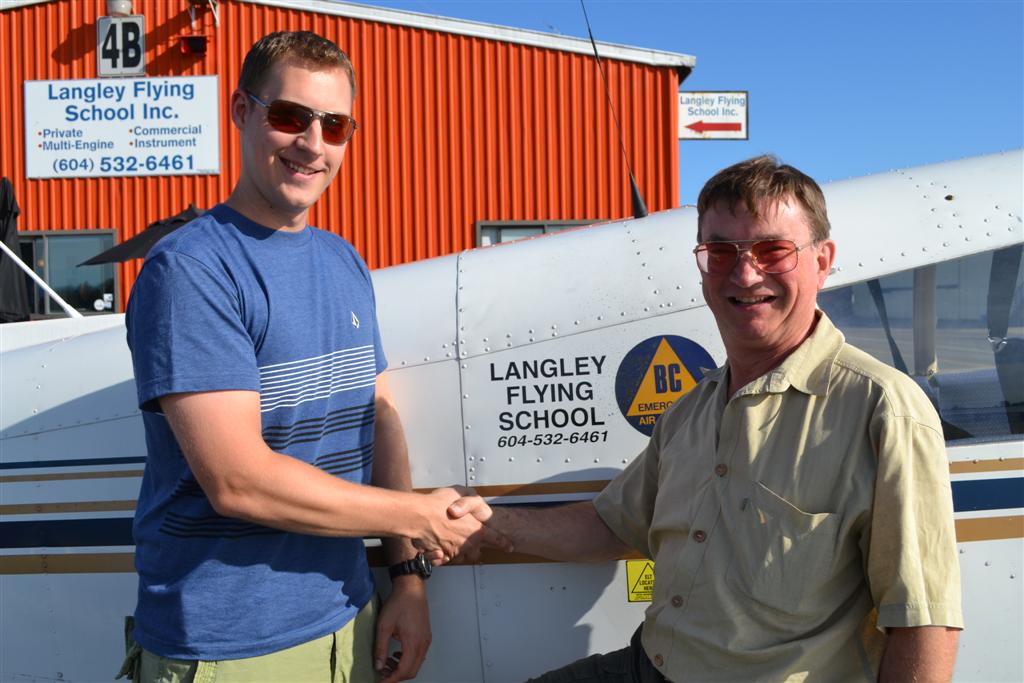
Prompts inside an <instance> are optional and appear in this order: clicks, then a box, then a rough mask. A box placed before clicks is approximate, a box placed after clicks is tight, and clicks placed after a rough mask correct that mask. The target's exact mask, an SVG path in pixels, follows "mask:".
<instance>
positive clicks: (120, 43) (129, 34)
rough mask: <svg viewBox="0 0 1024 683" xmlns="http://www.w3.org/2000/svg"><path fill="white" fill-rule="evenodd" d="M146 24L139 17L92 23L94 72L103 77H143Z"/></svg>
mask: <svg viewBox="0 0 1024 683" xmlns="http://www.w3.org/2000/svg"><path fill="white" fill-rule="evenodd" d="M145 28H146V23H145V19H144V18H143V17H142V15H137V16H130V17H100V18H99V19H98V20H97V21H96V64H97V72H98V73H99V75H100V77H103V76H145V75H146V60H145V57H146V31H145Z"/></svg>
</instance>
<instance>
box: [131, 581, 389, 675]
mask: <svg viewBox="0 0 1024 683" xmlns="http://www.w3.org/2000/svg"><path fill="white" fill-rule="evenodd" d="M378 609H379V608H378V605H377V598H374V599H373V600H370V602H368V603H366V607H364V608H363V609H361V610H360V611H359V614H357V615H356V617H355V619H353V620H351V621H350V622H348V623H347V624H345V625H344V626H343V627H342V628H341V629H340V630H338V631H335V632H334V633H330V634H328V635H326V636H323V637H322V638H317V639H316V640H311V641H309V642H308V643H302V644H301V645H296V646H295V647H290V648H288V649H287V650H280V651H278V652H271V653H270V654H267V655H260V656H259V657H248V658H246V659H226V660H223V661H219V662H205V661H186V660H181V659H168V658H167V657H161V656H159V655H155V654H153V653H152V652H149V651H147V650H144V649H142V648H141V647H140V646H139V645H138V643H136V642H135V641H134V639H133V638H132V637H131V629H130V628H129V627H126V633H125V638H126V647H127V650H128V655H127V656H126V657H125V661H124V664H123V665H122V666H121V671H120V672H118V674H117V677H118V678H121V677H123V676H127V677H128V678H129V679H130V680H131V681H133V683H258V682H259V681H266V682H267V683H281V682H282V681H295V682H296V683H298V682H299V681H309V682H311V683H312V682H314V681H316V682H317V683H372V682H373V681H376V680H377V675H376V673H375V672H374V669H373V639H374V633H375V626H376V621H377V611H378Z"/></svg>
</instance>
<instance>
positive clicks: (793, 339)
mask: <svg viewBox="0 0 1024 683" xmlns="http://www.w3.org/2000/svg"><path fill="white" fill-rule="evenodd" d="M758 213H759V214H760V216H759V217H754V216H752V215H751V214H750V213H749V212H748V211H747V209H746V208H745V207H744V206H743V204H742V203H739V204H738V205H737V206H736V207H735V215H733V212H732V211H730V210H729V207H728V206H726V205H725V204H724V203H721V202H719V203H718V204H715V205H714V206H713V207H712V208H711V209H709V210H708V211H707V212H706V213H705V214H704V216H703V217H702V219H701V227H700V239H701V241H723V242H739V241H745V240H760V239H787V240H792V241H793V242H795V243H796V244H797V246H803V245H805V244H808V243H810V242H811V241H812V237H811V230H810V227H809V225H808V223H807V220H806V217H805V215H804V211H803V209H802V208H801V207H800V205H799V203H798V202H796V201H793V200H792V199H791V200H790V201H789V202H779V203H776V204H774V205H765V204H763V205H762V206H760V207H758ZM798 256H799V258H798V262H797V266H796V268H794V269H793V270H791V271H790V272H788V273H781V274H777V275H771V274H767V273H762V272H761V271H760V270H758V269H757V267H756V266H754V264H753V262H752V261H751V259H750V254H749V252H744V253H743V255H742V256H741V257H740V258H739V259H738V260H737V262H736V265H735V267H734V268H733V269H732V270H731V271H730V272H729V273H727V274H724V275H709V274H707V273H701V276H702V285H703V290H704V299H705V301H707V304H708V307H709V308H710V309H711V312H712V313H713V314H714V316H715V321H716V322H717V323H718V330H719V333H720V334H721V335H722V341H723V342H724V344H725V348H726V351H727V353H728V355H729V362H730V365H735V364H736V363H740V364H742V365H745V366H754V367H758V366H762V365H765V364H767V365H769V366H772V367H774V365H775V364H777V363H778V362H781V360H782V359H783V358H785V357H786V356H787V355H789V353H791V352H792V351H793V350H795V349H796V348H797V347H798V346H799V345H800V344H801V342H803V340H804V339H806V338H807V336H808V335H809V334H810V332H811V330H812V329H813V327H814V321H815V313H814V312H815V307H816V300H817V295H818V290H820V289H821V288H822V286H823V285H824V284H825V278H826V277H827V276H828V273H829V270H830V269H831V268H832V262H833V260H834V258H835V243H834V242H832V241H831V240H823V241H821V242H819V243H818V244H808V246H807V247H805V248H804V249H802V250H801V251H800V252H799V255H798ZM776 361H777V362H776Z"/></svg>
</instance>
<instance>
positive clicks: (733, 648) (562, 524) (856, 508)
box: [452, 156, 962, 682]
mask: <svg viewBox="0 0 1024 683" xmlns="http://www.w3.org/2000/svg"><path fill="white" fill-rule="evenodd" d="M698 214H699V218H698V246H697V248H696V249H695V250H694V252H695V255H696V261H697V266H698V268H699V269H700V272H701V277H702V281H703V291H704V297H705V300H706V301H707V304H708V307H709V308H710V309H711V311H712V313H713V314H714V316H715V320H716V322H717V324H718V328H719V332H720V334H721V336H722V341H723V343H724V345H725V349H726V354H727V362H726V363H725V364H724V365H723V367H721V368H719V369H718V370H716V371H713V372H711V373H709V374H708V375H707V376H706V377H705V379H704V381H703V382H701V384H700V385H698V386H697V387H696V388H695V389H694V390H692V391H691V392H690V393H688V394H687V395H685V396H684V397H683V398H681V399H680V400H679V401H678V402H677V403H676V404H675V405H673V406H672V407H671V408H669V409H668V410H667V411H666V412H665V414H664V415H663V416H662V417H661V419H660V420H659V422H658V424H657V426H656V427H655V430H654V434H653V436H652V437H651V440H650V443H649V444H648V446H647V448H646V449H645V450H644V452H643V453H641V454H640V456H639V457H637V458H636V459H635V460H634V461H633V462H632V463H631V464H630V465H629V466H628V467H627V468H626V469H625V470H624V471H623V472H622V473H621V474H620V475H619V476H618V477H617V478H616V479H614V480H613V481H612V482H611V483H610V484H609V485H608V487H607V488H606V489H605V490H604V491H603V492H602V493H601V494H600V495H598V496H597V498H596V499H595V500H594V501H593V502H585V503H578V504H573V505H569V506H565V507H560V508H548V509H532V510H530V509H526V510H524V509H510V508H496V509H495V510H494V513H493V516H492V517H491V518H490V520H489V521H488V524H489V525H491V526H493V527H494V528H496V529H499V530H501V531H503V532H505V533H506V534H507V535H509V536H510V537H511V538H512V540H513V542H514V543H515V545H516V548H517V550H520V551H523V552H527V553H533V554H537V555H543V556H547V557H550V558H554V559H564V560H600V559H608V558H614V557H617V556H619V555H621V554H622V553H624V552H625V551H627V550H628V549H631V548H632V549H636V550H639V551H640V552H641V553H643V554H644V555H645V556H647V557H651V558H654V559H655V584H654V594H653V601H652V603H651V606H650V608H649V609H648V610H647V614H646V618H645V620H644V623H643V625H642V627H641V629H638V631H637V634H636V635H635V636H634V638H633V641H632V643H631V644H630V646H629V647H627V648H625V649H624V650H620V651H618V652H614V653H611V654H608V655H595V656H593V657H590V658H588V659H584V660H580V661H579V662H576V663H574V664H571V665H569V666H568V667H567V668H565V669H562V670H559V671H555V672H550V673H548V674H545V675H544V676H542V677H541V678H540V679H539V680H541V681H549V682H551V681H568V680H572V681H663V680H666V679H667V680H672V681H738V680H770V681H782V680H792V681H798V680H799V681H802V680H820V681H849V680H861V681H873V680H877V679H879V678H881V679H882V680H889V681H906V680H948V679H949V678H950V676H951V674H952V668H953V662H954V658H955V652H956V643H957V638H958V633H959V629H960V628H961V626H962V618H961V609H960V578H959V565H958V561H957V554H956V548H955V537H954V528H953V516H952V496H951V492H950V485H949V474H948V465H947V460H946V455H945V449H944V442H943V436H942V430H941V428H940V424H939V420H938V417H937V415H936V414H935V411H934V409H933V408H932V406H931V404H930V403H929V401H928V399H927V398H926V397H925V395H924V394H923V393H922V392H921V391H920V389H919V388H918V387H917V386H916V385H915V384H914V382H913V381H911V380H910V379H909V378H908V377H906V376H905V375H902V374H901V373H899V372H897V371H896V370H893V369H892V368H890V367H888V366H886V365H884V364H882V363H880V362H879V361H877V360H875V359H874V358H872V357H870V356H868V355H867V354H865V353H863V352H861V351H859V350H857V349H855V348H853V347H851V346H849V345H848V344H846V343H845V342H844V339H843V335H842V333H840V332H839V330H837V329H836V328H835V327H834V326H833V325H832V322H831V321H830V320H829V319H828V318H827V317H826V316H825V315H824V313H822V312H821V311H820V310H818V309H817V307H816V298H817V293H818V291H819V290H820V289H821V288H822V286H823V285H824V284H825V279H826V277H827V276H828V274H829V271H830V269H831V267H832V263H833V261H834V259H835V254H836V245H835V243H834V242H832V240H830V239H829V223H828V217H827V214H826V211H825V200H824V197H823V195H822V193H821V190H820V188H819V187H818V185H817V184H816V183H815V182H814V181H813V180H812V179H811V178H809V177H808V176H806V175H804V174H803V173H801V172H800V171H798V170H797V169H795V168H792V167H790V166H785V165H780V164H779V163H778V162H777V161H776V160H775V159H774V158H772V157H766V156H763V157H758V158H755V159H750V160H748V161H744V162H742V163H739V164H736V165H735V166H732V167H730V168H727V169H725V170H723V171H721V172H720V173H718V174H717V175H716V176H715V177H713V178H712V179H711V180H709V181H708V183H707V184H706V185H705V187H704V189H703V190H702V192H701V195H700V199H699V203H698ZM452 512H453V513H454V514H466V513H476V514H478V516H479V517H480V518H481V519H483V518H485V517H487V516H488V514H489V510H487V509H486V508H484V507H483V506H482V505H481V504H480V502H479V501H477V500H475V499H466V500H464V501H459V502H457V503H455V504H454V505H453V508H452Z"/></svg>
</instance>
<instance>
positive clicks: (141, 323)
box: [126, 205, 385, 660]
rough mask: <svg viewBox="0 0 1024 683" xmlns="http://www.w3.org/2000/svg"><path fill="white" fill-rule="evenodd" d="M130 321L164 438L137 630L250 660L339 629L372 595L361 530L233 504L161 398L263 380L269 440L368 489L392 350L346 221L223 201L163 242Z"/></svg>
mask: <svg viewBox="0 0 1024 683" xmlns="http://www.w3.org/2000/svg"><path fill="white" fill-rule="evenodd" d="M126 322H127V327H128V345H129V346H130V347H131V350H132V361H133V364H134V367H135V380H136V384H137V388H138V395H139V405H140V407H141V408H142V409H143V420H144V422H145V427H146V445H147V449H148V458H147V462H146V470H145V475H144V476H143V481H142V490H141V492H140V495H139V503H138V507H137V509H136V514H135V523H134V536H135V543H136V556H135V564H136V569H137V570H138V573H139V599H138V606H137V608H136V613H135V624H136V626H135V638H136V640H137V641H138V642H139V644H141V645H142V646H143V647H144V648H146V649H147V650H150V651H151V652H154V653H156V654H159V655H162V656H165V657H172V658H180V659H205V660H218V659H237V658H242V657H252V656H256V655H261V654H266V653H268V652H274V651H276V650H281V649H284V648H288V647H292V646H294V645H298V644H300V643H303V642H306V641H308V640H311V639H314V638H317V637H320V636H322V635H325V634H327V633H330V632H332V631H335V630H337V629H339V628H340V627H341V626H343V625H344V624H345V623H346V622H347V621H348V620H350V619H351V618H353V617H354V616H355V614H356V613H357V612H358V611H359V609H360V608H362V607H363V606H364V605H365V604H366V603H367V602H368V601H369V599H370V597H371V596H372V594H373V590H374V586H373V578H372V576H371V574H370V571H369V568H368V565H367V562H366V553H365V550H364V548H363V542H362V539H359V538H327V537H321V536H311V535H305V534H296V533H289V532H284V531H279V530H277V529H272V528H269V527H265V526H261V525H258V524H253V523H250V522H246V521H243V520H239V519H231V518H227V517H222V516H220V515H218V514H217V513H216V512H215V511H214V510H213V507H212V506H211V505H210V502H209V501H208V500H207V498H206V496H205V495H204V493H203V490H202V489H201V488H200V486H199V485H198V483H197V482H196V479H195V477H194V476H193V474H192V472H191V471H190V470H189V468H188V465H187V463H186V462H185V459H184V457H183V455H182V453H181V449H180V448H179V446H178V444H177V442H176V441H175V439H174V436H173V434H172V433H171V430H170V428H169V426H168V424H167V420H166V419H165V418H164V416H163V415H162V414H161V413H160V412H159V403H158V399H159V398H160V397H161V396H164V395H167V394H171V393H180V392H197V391H218V390H249V391H258V392H259V393H260V412H261V417H262V432H263V438H264V440H265V441H266V443H267V445H268V446H269V447H270V448H272V449H273V450H275V451H277V452H279V453H285V454H287V455H290V456H292V457H295V458H298V459H299V460H303V461H305V462H308V463H311V464H313V465H315V466H317V467H319V468H320V469H322V470H324V471H326V472H329V473H331V474H334V475H335V476H337V477H342V478H344V479H347V480H349V481H353V482H357V483H362V484H365V483H369V481H370V473H371V467H372V463H373V421H374V381H375V379H376V376H377V374H378V373H379V372H381V371H382V370H383V369H384V367H385V360H384V354H383V351H382V349H381V342H380V334H379V331H378V329H377V320H376V311H375V301H374V296H373V286H372V283H371V281H370V275H369V273H368V271H367V269H366V265H365V264H364V263H363V260H362V259H361V258H360V257H359V254H358V253H357V252H356V251H355V249H353V247H352V246H351V245H350V244H349V243H348V242H346V241H345V240H344V239H342V238H340V237H338V236H336V235H333V234H331V233H327V232H324V231H322V230H317V229H316V228H312V227H307V228H305V229H304V230H302V231H300V232H297V233H289V232H283V231H275V230H270V229H268V228H265V227H263V226H261V225H258V224H256V223H254V222H252V221H250V220H248V219H247V218H245V217H244V216H242V215H241V214H239V213H237V212H235V211H233V210H232V209H229V208H228V207H226V206H223V205H220V206H217V207H215V208H213V209H212V210H210V211H209V212H208V213H206V214H205V215H203V216H202V217H200V218H199V219H197V220H195V221H193V222H191V223H189V224H188V225H186V226H185V227H182V228H181V229H179V230H177V231H176V232H174V233H172V234H170V235H168V236H167V237H165V238H164V239H162V240H161V241H160V242H159V243H157V245H156V246H155V247H154V248H153V250H152V251H151V252H150V254H149V256H148V257H147V258H146V262H145V264H144V266H143V268H142V271H141V272H140V274H139V277H138V280H137V281H136V283H135V286H134V288H133V290H132V294H131V299H130V301H129V303H128V312H127V319H126Z"/></svg>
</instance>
